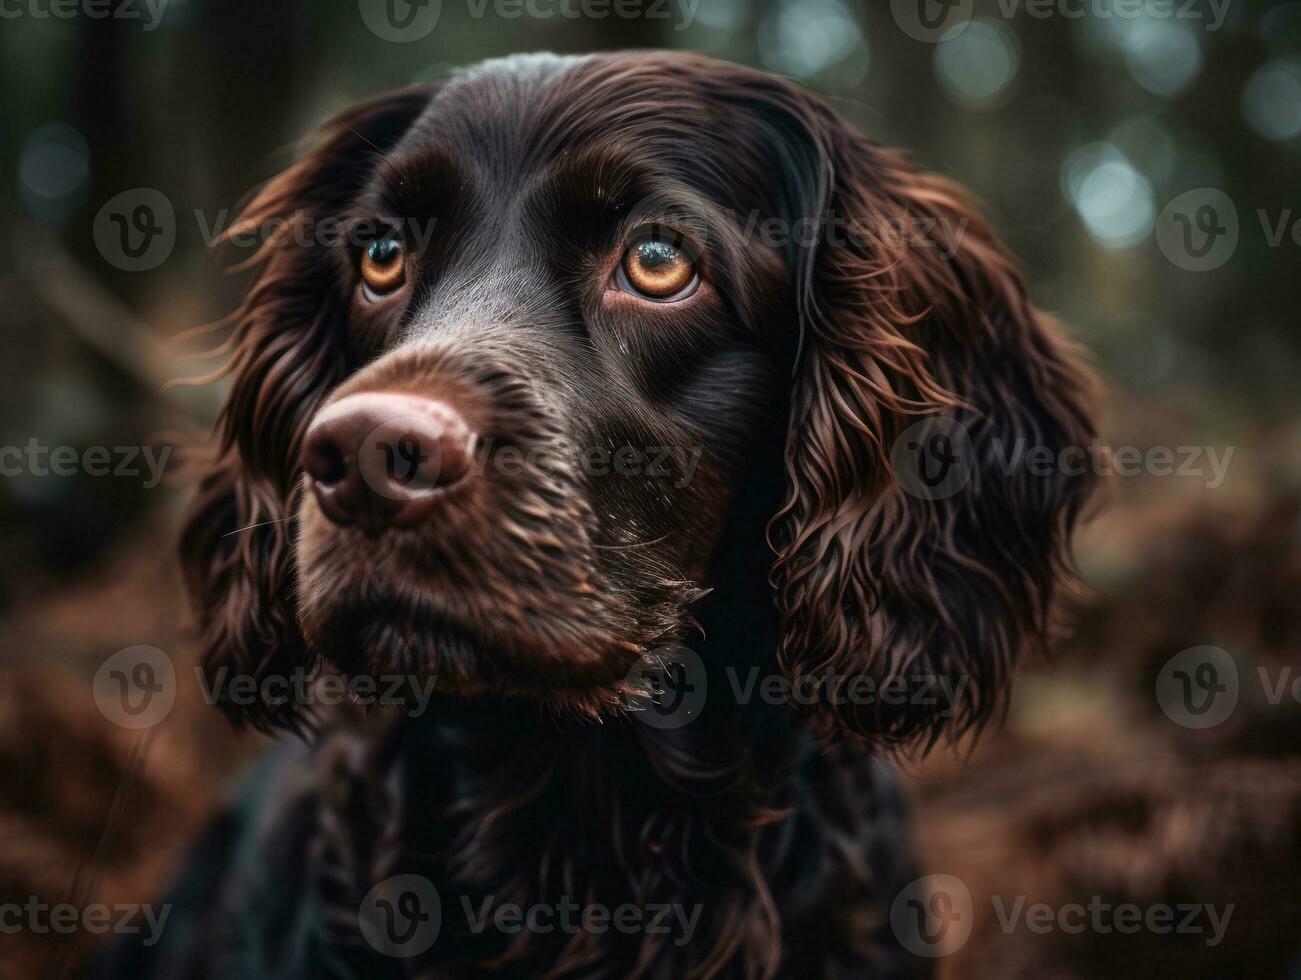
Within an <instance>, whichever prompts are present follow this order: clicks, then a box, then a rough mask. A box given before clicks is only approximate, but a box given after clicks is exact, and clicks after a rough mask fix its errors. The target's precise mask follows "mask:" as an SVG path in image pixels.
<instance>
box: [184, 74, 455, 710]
mask: <svg viewBox="0 0 1301 980" xmlns="http://www.w3.org/2000/svg"><path fill="white" fill-rule="evenodd" d="M430 94H431V92H430V90H429V89H428V88H424V87H422V88H415V89H407V90H403V91H400V92H396V93H393V94H391V95H387V96H383V97H381V98H379V99H376V100H374V101H372V102H368V103H364V104H362V105H359V106H356V107H354V108H352V109H349V110H347V111H345V112H343V113H341V114H340V115H338V116H336V117H334V118H333V119H331V120H330V121H329V122H327V123H326V124H325V125H324V126H323V127H322V128H321V129H320V131H319V132H318V133H317V134H316V138H315V140H314V142H313V144H312V147H311V149H310V150H308V152H307V153H305V154H304V155H303V156H302V157H301V158H300V159H299V160H298V161H297V162H295V163H294V164H293V165H291V166H290V167H289V168H288V169H287V170H285V171H284V172H283V173H281V174H280V175H279V176H277V177H275V178H273V179H272V180H271V181H270V182H269V183H267V184H266V185H265V186H264V187H263V188H262V189H261V190H260V191H259V192H257V193H256V194H255V195H254V196H253V197H252V199H251V200H250V201H249V203H248V204H247V206H246V207H245V208H244V211H243V212H242V214H241V215H240V218H239V220H238V221H236V222H234V223H233V224H232V225H231V227H230V229H229V231H228V232H227V233H226V234H225V236H224V238H225V239H226V240H228V241H233V242H236V243H240V242H245V241H248V240H253V241H256V243H257V245H256V250H255V252H254V254H253V256H252V258H251V259H250V260H249V261H248V263H247V264H248V265H250V266H251V267H252V268H253V270H254V273H253V279H252V283H251V285H250V288H249V291H248V294H247V295H246V296H245V298H244V301H243V303H242V304H241V305H240V307H239V309H237V310H236V312H235V313H234V314H233V316H232V317H231V322H232V324H233V334H232V337H231V341H230V345H231V347H232V349H233V351H234V353H233V356H232V357H231V360H230V362H229V363H228V364H227V366H226V368H225V370H224V372H223V374H224V375H228V376H229V377H230V379H231V387H230V392H229V394H228V396H227V398H226V401H225V404H224V405H223V407H222V410H221V414H220V416H219V418H218V423H217V426H218V433H219V438H220V444H219V447H218V450H217V456H216V459H215V461H214V462H213V463H212V464H211V466H210V467H209V469H208V472H207V473H206V474H205V475H204V477H203V478H202V481H201V485H200V490H199V494H198V496H197V498H196V500H195V502H194V504H193V506H192V507H191V509H190V512H189V514H188V515H187V518H186V521H185V526H184V528H183V531H182V535H181V564H182V567H183V570H184V573H185V582H186V586H187V589H188V591H189V594H190V598H191V603H192V605H193V607H194V611H195V614H196V617H197V620H198V625H199V629H200V631H201V633H202V644H203V653H202V662H203V667H204V670H205V672H206V673H207V676H208V680H209V686H210V689H211V690H213V691H214V692H216V694H217V696H218V700H219V703H220V704H221V706H222V707H223V708H224V709H225V710H226V711H227V713H228V714H230V715H231V717H232V718H234V719H235V720H237V721H240V722H250V723H252V724H254V725H257V726H259V727H260V726H264V725H268V724H290V725H292V724H294V723H295V720H296V718H295V715H294V713H293V711H292V710H273V709H272V707H271V706H269V705H265V704H262V703H261V701H260V700H258V699H253V703H251V704H245V703H241V704H235V703H233V702H232V701H231V700H230V698H229V697H228V696H225V695H227V694H228V693H229V684H230V682H231V680H233V679H234V678H235V677H237V676H241V677H243V676H247V677H252V678H255V679H256V680H257V681H259V683H260V682H261V681H262V680H263V679H265V678H267V677H269V676H273V675H274V676H277V677H288V678H291V679H292V672H293V671H294V670H295V669H296V668H297V669H307V668H308V667H309V666H310V665H311V664H310V659H311V658H310V655H309V653H308V651H307V650H306V646H305V643H304V641H303V638H302V635H301V634H300V632H299V630H298V627H297V625H296V622H295V616H294V591H295V576H294V563H293V540H294V515H295V511H296V508H295V503H296V497H297V493H298V484H299V476H300V472H299V467H298V458H299V451H300V448H301V440H302V437H303V433H304V430H305V428H306V425H307V423H308V421H309V420H310V419H311V417H312V414H313V413H314V412H315V411H316V408H317V407H318V405H319V404H320V402H321V400H322V399H323V398H324V397H325V396H326V395H327V394H328V393H329V391H330V389H331V388H332V387H334V386H335V385H336V384H337V383H338V382H339V381H341V380H342V378H343V377H344V375H345V373H346V370H347V365H348V360H349V354H348V342H347V336H346V316H347V309H348V297H347V295H346V293H345V291H344V290H343V289H342V288H341V286H340V281H341V279H342V278H343V277H342V276H340V274H339V270H338V267H337V265H336V264H335V263H334V262H332V261H331V254H330V253H329V251H328V249H327V248H326V247H325V246H324V245H323V244H322V243H323V238H322V236H321V235H319V234H317V233H316V232H317V230H318V229H321V230H324V229H326V228H330V227H335V225H334V223H335V222H337V221H339V219H340V216H341V215H342V214H343V212H344V211H345V210H346V209H347V208H348V207H349V206H350V204H351V203H352V200H353V198H354V197H355V195H356V194H357V193H358V191H359V190H360V189H361V187H362V185H363V183H364V181H365V180H366V179H367V178H368V177H369V175H370V173H371V170H372V168H373V167H374V166H375V160H376V157H377V154H378V153H379V152H382V151H384V150H386V149H388V148H390V147H391V146H392V145H393V144H395V143H396V142H397V140H398V138H399V137H400V136H401V135H402V133H404V132H405V131H406V130H407V128H408V127H409V126H410V125H411V123H412V121H413V120H414V119H415V118H416V116H417V115H418V114H419V113H420V111H421V109H422V108H423V107H424V106H425V105H426V104H427V103H428V100H429V97H430ZM325 222H329V223H330V224H324V223H325ZM244 683H247V682H244ZM246 700H248V699H247V698H241V701H246Z"/></svg>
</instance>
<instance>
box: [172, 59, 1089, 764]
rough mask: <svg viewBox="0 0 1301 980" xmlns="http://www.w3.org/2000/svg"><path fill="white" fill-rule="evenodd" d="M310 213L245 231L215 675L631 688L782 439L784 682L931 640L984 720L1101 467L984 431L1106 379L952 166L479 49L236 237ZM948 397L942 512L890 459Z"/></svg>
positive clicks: (277, 189)
mask: <svg viewBox="0 0 1301 980" xmlns="http://www.w3.org/2000/svg"><path fill="white" fill-rule="evenodd" d="M284 220H290V221H292V222H293V223H294V227H295V228H297V229H304V228H305V229H308V231H309V234H307V235H301V234H300V235H297V236H295V237H294V241H292V242H290V241H288V236H284V235H280V236H275V237H272V238H270V239H268V240H267V241H266V242H265V243H264V244H263V246H262V249H261V252H260V253H259V275H258V278H257V281H256V283H255V285H254V287H253V289H252V291H251V292H250V294H249V296H248V298H247V300H246V301H245V304H244V306H243V307H242V309H241V310H240V312H239V316H238V321H237V322H238V327H237V336H236V343H237V348H236V349H237V353H236V356H235V359H234V362H233V365H232V370H233V374H234V386H233V390H232V393H231V396H230V399H229V401H228V403H227V407H226V411H225V414H224V420H223V421H224V431H225V435H226V442H225V452H224V455H223V457H222V459H221V460H220V461H219V463H218V464H217V466H216V467H215V468H214V470H213V472H212V473H211V474H210V476H209V478H208V481H207V484H206V486H205V491H204V493H203V494H202V495H201V497H200V501H199V504H198V506H197V508H196V510H195V512H194V514H193V515H192V517H191V521H190V525H189V527H188V530H187V535H186V541H185V547H184V555H185V557H186V559H187V565H188V570H189V573H190V574H189V581H190V584H191V588H192V590H193V592H194V593H195V594H196V595H197V597H198V599H199V607H200V611H201V614H202V619H203V622H204V625H205V627H206V630H207V634H208V662H209V664H210V665H211V664H216V663H225V662H230V661H233V662H234V663H235V664H236V665H237V666H238V667H240V668H241V669H246V670H249V671H252V672H254V673H261V674H264V673H267V672H269V671H276V670H281V669H287V668H288V666H289V665H291V664H298V663H304V662H306V661H308V660H310V659H311V658H313V657H314V656H317V655H319V656H324V657H326V658H328V659H329V660H330V661H332V662H334V663H335V664H336V665H338V666H339V667H340V668H342V669H344V670H346V671H350V672H376V673H382V672H403V673H413V672H414V673H427V674H431V675H437V677H438V678H439V682H440V684H441V685H442V686H443V688H444V689H452V690H459V691H463V692H477V691H493V692H504V693H510V694H517V695H525V696H529V697H536V698H541V699H543V700H546V701H548V702H551V703H553V704H556V705H561V706H564V707H568V708H571V709H575V710H578V711H580V712H583V713H588V714H594V713H599V712H601V711H604V710H607V709H610V708H612V707H613V706H615V705H617V704H618V703H619V700H620V698H619V696H620V693H621V685H622V682H623V680H624V678H625V677H626V675H627V674H628V672H629V670H630V669H631V668H633V667H634V666H635V665H637V663H638V662H639V660H640V659H641V658H643V657H644V656H646V655H647V654H648V653H649V652H650V651H652V650H654V649H656V648H657V647H658V646H661V645H663V644H666V643H668V642H670V641H672V640H674V639H676V638H678V637H679V636H680V635H681V633H682V631H683V629H684V626H685V624H686V623H687V622H688V620H689V615H690V613H689V606H690V603H691V601H692V600H693V599H694V598H696V597H697V596H698V595H699V594H700V593H701V591H702V590H705V589H708V588H711V587H713V586H714V585H716V584H717V583H716V582H713V581H711V576H712V575H713V574H714V572H713V571H712V570H711V558H712V557H713V553H714V551H715V548H716V546H717V542H718V540H719V538H720V535H722V533H723V532H724V530H725V528H726V527H727V525H728V522H729V520H730V519H732V517H733V515H734V514H735V512H736V509H737V501H738V499H739V497H740V496H742V495H744V494H745V493H746V492H747V488H748V487H749V486H750V483H749V481H751V480H752V479H753V477H754V467H755V466H756V465H757V463H756V461H763V460H768V459H771V460H772V463H771V465H772V466H773V468H774V469H776V468H778V467H781V466H782V464H783V463H784V469H785V474H784V476H783V477H782V479H784V480H785V481H786V484H787V494H786V499H785V503H784V505H782V506H776V507H774V513H773V514H771V515H767V516H770V517H772V518H773V523H772V527H771V529H770V533H771V537H772V541H773V545H774V548H775V554H774V569H773V582H774V584H775V585H776V588H777V594H776V596H775V600H776V602H777V603H778V606H779V609H780V611H781V620H782V627H781V628H782V636H781V641H780V652H781V653H780V655H781V661H782V663H781V666H782V667H783V669H785V670H787V671H788V672H802V671H817V672H821V673H826V672H828V671H832V672H835V673H838V674H840V675H841V676H842V678H843V679H845V680H848V679H850V678H852V676H854V675H855V674H863V673H867V674H871V675H873V676H874V677H876V678H878V679H881V678H884V677H886V676H888V675H890V674H892V673H893V672H895V671H896V670H897V668H898V667H899V665H901V664H909V665H911V666H914V667H915V666H916V664H917V663H918V662H919V658H923V659H924V660H925V662H926V663H928V664H929V665H930V666H931V668H932V669H933V670H934V671H935V672H936V673H956V672H963V673H965V674H966V675H968V677H967V679H968V680H975V681H977V682H979V683H977V684H975V685H970V686H969V685H964V688H965V689H966V690H968V691H969V692H970V693H969V694H968V695H967V698H968V701H967V702H966V703H965V704H963V705H957V706H949V707H950V708H951V709H952V710H951V712H950V713H951V714H955V715H956V716H957V717H958V719H959V720H960V721H968V722H970V721H976V720H979V718H980V717H982V716H983V715H984V714H985V713H986V712H987V711H988V708H989V706H990V705H991V704H992V703H993V702H994V701H995V700H996V699H997V693H998V691H999V690H1000V688H1001V685H1002V683H1003V677H1004V675H1005V671H1006V667H1007V665H1008V662H1009V661H1010V658H1011V657H1012V656H1013V655H1014V654H1015V652H1016V649H1017V648H1018V647H1019V646H1020V645H1021V643H1022V641H1023V639H1024V638H1025V637H1027V636H1029V635H1032V634H1034V633H1036V632H1038V631H1039V630H1041V629H1042V626H1043V616H1044V609H1045V606H1046V602H1047V599H1048V597H1049V594H1050V592H1051V587H1052V580H1053V577H1054V575H1055V562H1056V561H1057V559H1058V558H1059V557H1060V555H1061V552H1062V548H1063V547H1064V544H1065V540H1066V536H1067V535H1068V533H1069V527H1070V524H1071V522H1072V521H1073V519H1074V517H1075V514H1076V513H1077V511H1078V508H1079V506H1080V503H1081V501H1082V500H1083V497H1084V495H1085V493H1086V491H1087V485H1086V484H1087V481H1086V480H1085V478H1080V477H1069V476H1068V475H1066V474H1062V475H1058V476H1056V477H1049V478H1044V477H1035V476H1033V475H1030V474H1020V473H1019V474H1011V475H1009V474H1008V473H1006V472H995V470H994V467H995V461H994V460H993V459H992V458H991V457H990V455H989V453H988V450H987V447H988V444H989V440H990V439H1005V440H1006V441H1007V444H1008V445H1011V443H1012V442H1013V441H1014V440H1015V439H1016V437H1017V436H1018V435H1026V434H1028V435H1031V436H1033V437H1034V439H1035V441H1036V444H1043V445H1047V446H1049V447H1050V448H1061V447H1063V446H1067V445H1072V444H1077V443H1078V444H1081V445H1082V444H1083V443H1084V441H1085V440H1087V439H1088V438H1089V436H1090V429H1089V426H1088V422H1087V419H1086V417H1085V414H1084V408H1083V406H1082V388H1083V380H1082V376H1081V375H1080V374H1079V373H1078V371H1077V369H1076V368H1075V367H1074V366H1073V364H1072V363H1071V361H1070V358H1069V356H1068V355H1067V354H1066V353H1064V352H1063V351H1062V350H1061V349H1060V347H1059V345H1058V344H1057V342H1056V340H1055V338H1054V337H1053V335H1052V328H1051V326H1050V325H1049V324H1047V323H1045V322H1044V321H1043V320H1041V319H1040V318H1039V317H1038V316H1037V315H1036V314H1035V313H1034V311H1033V310H1032V309H1031V308H1030V307H1029V305H1028V303H1027V302H1026V300H1025V298H1024V295H1023V294H1022V291H1021V286H1020V283H1019V280H1018V279H1017V277H1016V274H1015V272H1014V271H1013V269H1012V268H1011V266H1010V265H1009V264H1008V262H1007V260H1006V258H1005V257H1004V256H1003V255H1002V253H1001V252H1000V251H999V250H998V248H997V246H996V245H995V244H994V243H993V241H992V239H991V238H990V236H989V233H988V231H987V230H986V229H985V228H984V226H983V225H981V224H980V223H979V221H978V220H976V219H974V217H973V216H972V215H971V214H970V213H969V212H968V211H967V210H966V208H965V205H964V204H963V203H962V200H961V198H960V197H959V196H957V195H956V194H955V192H954V191H953V190H952V189H951V188H950V187H949V186H948V185H946V184H945V183H943V182H942V181H939V180H937V179H935V178H931V177H926V176H923V175H918V174H916V173H914V172H913V171H911V170H910V169H909V168H907V166H906V165H905V164H904V163H903V162H902V161H900V160H899V159H898V158H897V157H895V156H893V155H891V154H888V153H886V152H884V151H881V150H879V149H878V148H876V147H874V146H872V145H871V144H869V143H867V142H866V141H864V140H862V139H861V138H860V137H857V136H855V135H853V134H851V133H850V132H849V131H848V130H846V129H845V128H844V127H843V126H842V124H841V123H840V122H839V121H838V120H836V119H835V117H834V116H832V115H831V114H830V113H829V112H828V111H827V110H826V109H825V108H823V107H822V106H821V105H820V104H818V103H816V102H815V101H814V100H812V99H811V98H809V97H808V96H806V95H804V94H803V93H801V92H799V91H798V90H796V89H794V88H793V87H791V86H789V85H788V84H786V83H784V82H782V81H780V80H776V79H771V78H768V77H766V76H763V75H760V74H758V73H754V72H749V71H746V70H743V69H739V68H735V67H732V66H726V65H721V64H718V63H715V62H710V61H707V60H704V59H700V58H696V57H691V56H676V55H630V56H596V57H592V58H585V59H557V58H551V57H537V58H522V59H511V60H509V61H506V62H500V63H490V64H489V65H487V66H484V67H482V68H479V69H475V70H472V71H469V72H467V73H465V74H463V75H461V76H459V77H457V78H456V79H454V80H453V81H451V82H449V83H447V84H445V85H442V86H441V87H438V88H426V89H421V90H413V91H408V92H403V93H399V94H397V95H394V96H390V97H386V98H384V99H380V100H378V101H376V102H374V103H371V104H368V105H366V106H363V107H360V108H359V109H356V110H353V111H351V112H349V113H345V114H344V115H343V116H341V117H339V119H337V120H335V121H334V122H332V123H331V124H328V125H327V127H326V128H325V130H324V131H323V134H322V139H321V141H320V144H319V145H318V146H317V147H316V148H315V149H314V150H312V151H311V152H310V153H309V154H308V155H307V156H305V157H304V158H303V159H302V160H300V161H299V162H298V163H297V164H295V165H294V166H293V167H292V168H291V169H290V170H289V171H287V172H286V173H285V174H283V175H281V176H280V177H279V178H277V179H276V180H275V181H273V182H272V183H271V184H270V185H268V186H267V187H266V188H265V189H264V190H263V191H262V192H261V193H260V194H259V195H258V196H257V197H256V198H255V199H254V200H253V202H252V203H251V204H250V205H249V207H248V209H247V211H246V213H245V216H244V219H243V222H242V223H241V224H240V225H238V226H237V227H236V228H235V229H234V233H235V234H240V233H243V232H248V231H257V230H258V229H261V228H265V227H269V226H270V225H271V224H272V223H274V222H276V221H284ZM327 224H328V225H329V226H330V227H331V228H332V229H333V231H334V232H336V233H334V234H331V235H328V236H326V235H322V234H318V233H316V232H317V231H318V230H320V229H324V228H325V227H326V226H327ZM927 231H929V232H930V234H929V235H927V234H926V232H927ZM327 239H329V240H327ZM937 412H944V413H946V414H948V415H952V416H955V417H958V418H959V419H960V420H962V421H963V423H964V426H965V429H964V431H967V432H970V434H971V436H972V440H973V449H972V456H971V459H970V460H969V461H968V462H969V464H970V466H971V468H972V469H973V479H972V480H970V481H969V484H968V489H967V490H966V492H965V494H964V493H959V494H958V495H957V498H956V499H952V498H949V497H939V496H938V495H936V496H934V497H932V496H931V495H927V494H925V493H921V494H918V493H916V492H909V491H908V490H907V488H906V487H905V486H903V485H901V483H900V481H899V480H897V479H896V478H895V475H894V474H893V473H892V472H891V464H890V460H891V449H892V447H893V442H894V440H895V439H896V438H897V437H898V436H899V434H900V433H901V432H902V431H903V430H904V429H905V428H907V427H908V426H909V425H910V424H911V423H913V422H915V421H917V420H918V419H919V418H922V417H925V416H926V415H928V414H934V413H937ZM775 443H781V444H784V453H783V451H781V450H779V451H777V452H775V453H774V452H771V451H770V450H771V447H772V446H773V445H774V444H775ZM982 475H983V479H982ZM251 525H252V526H251ZM245 527H248V530H238V529H241V528H245ZM232 530H233V531H235V533H234V534H231V533H230V532H231V531H232ZM758 530H759V533H762V528H760V529H758ZM815 714H816V715H817V716H818V717H819V719H820V721H821V722H822V723H823V727H824V728H826V727H831V726H833V725H834V726H838V727H845V728H848V729H849V730H851V731H854V732H856V733H859V734H877V735H881V736H884V737H886V738H897V739H907V738H911V737H914V736H915V735H918V734H921V733H930V732H933V731H934V729H935V726H936V724H937V722H936V721H935V719H934V718H932V717H929V716H924V715H917V714H916V713H914V712H896V713H895V714H893V715H891V714H889V713H888V712H887V713H886V714H882V710H881V709H880V708H879V707H878V709H876V710H875V711H874V712H873V713H872V714H871V716H865V715H862V714H856V713H853V712H848V713H847V712H846V711H845V710H844V709H843V708H839V707H837V706H834V705H832V704H831V703H830V702H828V703H826V704H823V705H821V706H819V709H818V710H817V711H816V712H815Z"/></svg>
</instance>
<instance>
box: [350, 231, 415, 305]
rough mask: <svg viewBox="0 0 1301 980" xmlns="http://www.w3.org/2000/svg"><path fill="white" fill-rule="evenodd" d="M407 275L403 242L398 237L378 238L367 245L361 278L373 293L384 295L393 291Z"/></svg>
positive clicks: (362, 261) (362, 259) (362, 260)
mask: <svg viewBox="0 0 1301 980" xmlns="http://www.w3.org/2000/svg"><path fill="white" fill-rule="evenodd" d="M406 275H407V264H406V262H405V260H404V257H403V254H402V243H401V242H399V241H398V240H397V239H395V238H377V239H376V240H375V241H373V242H371V243H370V244H369V245H368V246H367V247H366V254H365V255H363V256H362V258H361V278H362V280H363V281H364V282H365V283H366V288H367V289H369V290H370V291H371V292H372V293H375V294H376V295H379V296H383V295H384V294H385V293H391V292H393V290H395V289H397V288H398V287H399V286H401V285H402V283H403V281H404V280H405V279H406Z"/></svg>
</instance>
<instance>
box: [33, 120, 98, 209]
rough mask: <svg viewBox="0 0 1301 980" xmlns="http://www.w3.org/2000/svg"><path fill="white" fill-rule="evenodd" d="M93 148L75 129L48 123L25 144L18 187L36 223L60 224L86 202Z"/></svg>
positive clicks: (59, 123) (61, 124) (58, 123)
mask: <svg viewBox="0 0 1301 980" xmlns="http://www.w3.org/2000/svg"><path fill="white" fill-rule="evenodd" d="M89 179H90V148H89V147H88V146H87V145H86V140H85V137H83V136H82V135H81V133H79V132H77V131H76V130H75V129H73V128H72V127H71V126H69V125H67V124H65V123H61V122H53V123H46V124H45V125H44V126H41V127H40V128H39V129H37V130H35V131H34V132H33V133H32V134H31V135H30V136H28V137H27V139H26V140H24V141H23V146H22V151H21V152H20V154H19V159H18V186H19V193H20V195H21V196H22V200H23V204H24V205H26V207H27V210H28V211H29V212H31V214H32V216H33V217H34V218H36V220H38V221H40V222H42V223H43V224H48V225H59V224H62V223H63V222H64V221H66V220H67V219H68V218H70V217H71V216H72V215H73V214H74V213H75V212H76V210H77V209H78V208H79V207H80V206H81V205H82V203H83V202H84V201H85V199H86V194H87V192H88V190H89Z"/></svg>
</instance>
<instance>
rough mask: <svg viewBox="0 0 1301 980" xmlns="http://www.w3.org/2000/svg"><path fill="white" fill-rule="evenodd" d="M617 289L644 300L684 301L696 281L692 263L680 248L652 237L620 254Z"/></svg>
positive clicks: (692, 289) (697, 280)
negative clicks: (620, 288)
mask: <svg viewBox="0 0 1301 980" xmlns="http://www.w3.org/2000/svg"><path fill="white" fill-rule="evenodd" d="M619 270H620V272H621V273H622V276H621V277H620V282H619V285H620V286H621V287H625V292H630V293H635V294H638V295H640V296H644V297H646V298H647V299H654V300H670V299H672V300H677V299H686V298H687V297H688V296H690V295H691V294H692V293H693V292H695V290H696V285H697V284H698V283H699V281H700V280H699V278H698V277H697V276H696V266H695V263H694V262H692V261H691V259H690V257H689V256H688V255H687V253H686V252H684V251H683V250H682V248H681V247H680V246H678V245H675V244H673V243H672V242H670V241H665V240H664V239H662V238H660V237H658V236H655V237H651V238H647V239H645V240H643V241H640V242H637V243H636V244H634V245H633V246H632V247H631V248H629V249H628V251H626V252H625V253H624V254H623V262H622V263H621V264H620V266H619Z"/></svg>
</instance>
